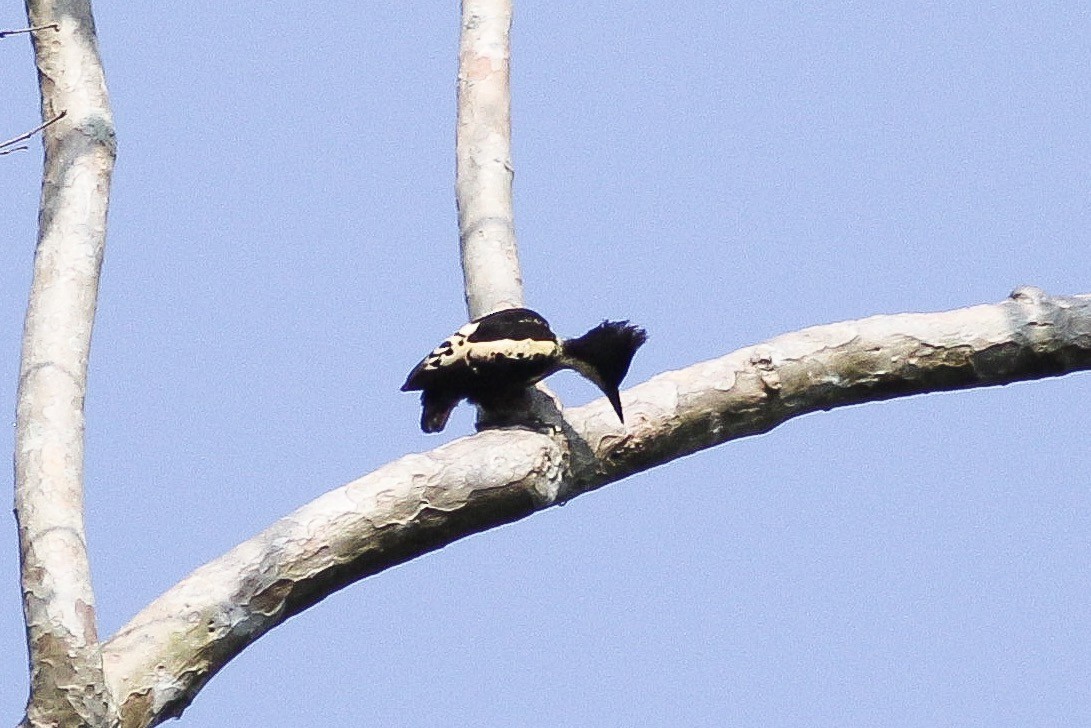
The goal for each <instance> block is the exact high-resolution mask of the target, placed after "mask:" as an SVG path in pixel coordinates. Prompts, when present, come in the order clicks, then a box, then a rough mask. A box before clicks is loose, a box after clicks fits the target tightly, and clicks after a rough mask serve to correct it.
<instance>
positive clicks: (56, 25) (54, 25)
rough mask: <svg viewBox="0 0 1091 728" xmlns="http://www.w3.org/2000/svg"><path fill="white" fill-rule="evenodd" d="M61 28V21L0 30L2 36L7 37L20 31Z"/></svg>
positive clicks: (58, 29)
mask: <svg viewBox="0 0 1091 728" xmlns="http://www.w3.org/2000/svg"><path fill="white" fill-rule="evenodd" d="M60 29H61V25H60V23H49V24H47V25H36V26H34V27H33V28H20V29H19V30H0V38H7V37H8V36H9V35H18V34H19V33H36V32H38V31H39V30H56V31H60Z"/></svg>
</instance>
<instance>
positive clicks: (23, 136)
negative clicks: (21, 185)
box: [0, 23, 68, 155]
mask: <svg viewBox="0 0 1091 728" xmlns="http://www.w3.org/2000/svg"><path fill="white" fill-rule="evenodd" d="M54 25H56V23H54ZM67 115H68V112H67V111H62V112H61V113H59V114H57V115H56V116H54V117H53V118H52V119H49V120H48V121H43V122H42V123H41V124H39V125H38V126H36V127H34V128H33V129H31V130H30V131H28V132H27V133H26V134H20V135H19V136H17V137H14V138H13V139H8V140H7V141H6V142H0V149H4V147H10V146H11V145H12V144H18V143H19V142H21V141H24V140H26V139H30V138H31V137H32V136H34V135H35V134H37V133H38V132H40V131H41V130H42V129H45V128H46V127H47V126H50V125H51V124H56V123H57V122H58V121H60V120H61V119H63V118H64V117H65V116H67ZM21 149H26V147H25V146H22V147H15V148H14V149H6V150H4V151H0V155H3V154H11V153H12V152H16V151H19V150H21Z"/></svg>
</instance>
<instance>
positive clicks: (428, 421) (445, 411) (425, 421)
mask: <svg viewBox="0 0 1091 728" xmlns="http://www.w3.org/2000/svg"><path fill="white" fill-rule="evenodd" d="M420 403H421V413H420V428H421V429H422V430H423V431H425V432H439V431H440V430H442V429H443V428H444V427H446V426H447V420H448V419H449V418H450V417H451V412H453V411H454V409H455V407H456V406H458V398H457V397H456V398H455V399H451V398H450V397H444V396H442V395H440V394H437V393H436V392H435V391H432V390H428V389H426V390H424V391H423V392H421V395H420Z"/></svg>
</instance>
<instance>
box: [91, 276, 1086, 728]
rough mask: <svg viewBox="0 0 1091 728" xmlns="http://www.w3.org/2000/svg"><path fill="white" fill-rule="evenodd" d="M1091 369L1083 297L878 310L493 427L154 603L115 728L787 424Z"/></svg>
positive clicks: (354, 486) (116, 684) (124, 643)
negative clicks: (438, 576)
mask: <svg viewBox="0 0 1091 728" xmlns="http://www.w3.org/2000/svg"><path fill="white" fill-rule="evenodd" d="M1089 368H1091V296H1075V297H1066V298H1050V297H1048V296H1046V295H1045V294H1044V293H1042V292H1041V291H1039V290H1037V289H1034V288H1022V289H1019V290H1018V291H1016V292H1015V293H1013V294H1012V296H1011V298H1010V299H1009V300H1006V301H1004V302H1002V303H998V304H994V305H984V306H975V307H972V308H965V309H958V310H955V311H947V312H943V313H934V314H900V315H893V316H876V317H873V318H868V319H863V320H860V321H848V322H844V323H838V324H831V325H827V326H816V327H813V328H809V329H804V330H802V331H798V332H795V333H791V334H785V335H783V336H779V337H777V338H775V339H772V340H770V341H767V342H765V343H763V344H759V345H757V346H751V347H747V348H744V349H740V350H738V351H736V352H734V353H732V354H728V355H726V356H724V357H721V358H719V359H713V360H711V361H706V362H702V363H699V364H695V365H693V366H690V367H688V368H686V369H682V370H679V371H674V372H666V373H664V374H661V375H659V376H657V377H654V378H653V379H651V380H650V381H648V382H645V383H643V384H641V385H638V386H636V387H634V388H632V389H630V390H629V391H627V392H626V393H625V394H624V400H625V411H626V413H630V412H631V413H632V415H631V416H630V417H629V418H627V422H628V423H629V426H628V427H627V428H625V429H622V428H621V427H620V426H619V425H618V422H617V419H616V417H614V416H613V412H612V410H611V409H610V407H609V405H608V404H607V403H606V401H605V400H598V401H596V402H593V403H591V404H589V405H587V406H584V407H580V408H575V409H571V410H567V411H566V412H565V420H564V422H563V424H562V425H561V426H560V427H558V428H557V429H556V430H554V431H553V432H549V433H541V432H533V431H530V430H518V429H517V430H490V431H485V432H481V433H479V434H476V435H473V436H470V437H466V438H462V439H460V440H456V441H454V442H451V443H448V444H446V445H443V446H441V447H439V448H437V449H435V450H433V451H431V452H428V453H422V454H416V455H408V456H406V457H403V458H401V459H399V460H396V461H394V462H392V463H390V464H388V465H386V466H384V467H382V468H380V469H378V470H376V471H375V472H373V473H371V474H369V475H366V476H364V477H362V478H360V479H358V480H356V481H353V482H351V483H349V484H347V485H345V486H342V487H340V488H337V489H335V490H332V491H330V492H329V493H326V494H325V495H323V496H321V497H320V498H318V499H317V500H315V501H313V502H311V503H309V504H307V505H305V506H303V507H302V508H300V509H299V510H297V511H296V512H295V513H292V514H291V515H289V516H287V517H285V518H283V519H281V520H280V521H278V522H277V523H275V524H273V525H272V526H270V527H269V528H268V529H266V530H265V531H264V532H262V533H260V534H258V535H257V536H255V537H254V538H252V539H250V540H248V541H246V542H244V543H242V544H240V545H239V546H237V547H236V548H235V549H233V550H232V551H230V552H229V553H227V554H225V555H224V556H222V557H220V558H218V559H216V560H215V561H212V562H210V563H208V564H206V565H205V566H202V567H201V568H199V569H197V570H196V571H195V572H193V573H192V574H190V575H189V576H188V577H186V578H185V579H183V580H182V581H181V582H179V583H178V584H177V585H176V586H175V587H173V588H172V589H170V590H169V591H167V592H166V593H164V594H163V595H162V596H160V597H159V598H158V599H156V600H155V601H154V602H153V603H152V604H150V605H149V606H148V607H147V608H146V609H144V610H143V611H142V612H141V613H140V614H138V615H137V616H136V617H135V618H133V620H132V621H131V622H130V623H129V624H128V625H126V626H125V627H124V628H123V629H122V630H120V631H119V632H118V633H117V634H116V635H115V636H114V637H112V638H111V639H110V640H109V641H108V642H107V644H106V645H105V647H104V660H105V666H106V672H107V680H108V681H109V683H110V685H111V687H112V689H113V691H114V694H115V695H116V696H117V699H118V702H119V704H120V707H121V711H122V715H123V724H124V725H126V726H134V727H135V726H146V725H154V724H156V723H158V722H161V721H163V720H165V719H166V718H169V717H172V716H176V715H179V714H180V713H181V711H182V710H183V709H184V708H185V706H186V705H188V704H189V702H190V701H191V700H192V699H193V697H194V696H195V695H196V694H197V692H198V691H199V690H200V688H201V687H202V686H203V685H204V684H205V682H207V681H208V679H209V678H210V677H211V676H212V675H213V674H215V672H216V671H217V670H219V669H220V668H221V667H223V666H224V665H225V664H226V663H227V662H228V661H229V660H231V659H232V658H233V657H234V656H235V655H237V654H238V653H239V652H240V651H241V650H242V649H243V648H245V647H246V646H247V645H248V644H249V643H251V642H253V641H254V640H256V639H257V638H258V637H260V636H261V635H262V634H264V633H265V632H267V631H268V630H270V629H272V628H273V627H275V626H276V625H278V624H280V623H281V622H283V621H284V620H285V619H287V618H289V617H291V616H292V615H294V614H298V613H299V612H300V611H302V610H304V609H306V608H307V607H309V606H311V605H313V604H315V603H316V602H318V601H320V600H321V599H323V598H325V597H326V596H328V595H329V594H331V593H333V592H334V591H336V590H337V589H340V588H342V587H344V586H346V585H348V584H350V583H352V582H354V581H356V580H358V579H361V578H363V577H366V576H369V575H371V574H375V573H377V572H379V571H382V570H383V569H386V568H389V567H390V566H393V565H395V564H399V563H402V562H405V561H407V560H409V559H412V558H415V557H417V556H420V555H422V554H424V553H427V552H429V551H432V550H434V549H437V548H441V547H442V546H444V545H446V544H449V543H451V542H453V541H455V540H457V539H459V538H462V537H464V536H466V535H469V534H472V533H475V532H478V531H482V530H485V529H487V528H491V527H493V526H497V525H500V524H503V523H510V522H512V521H515V520H518V519H520V518H523V517H525V516H527V515H529V514H531V513H533V512H535V511H538V510H542V509H544V508H548V507H550V506H553V505H557V504H559V503H563V502H565V501H567V500H569V499H571V498H574V497H575V496H578V495H580V494H582V493H586V492H588V491H591V490H594V489H596V488H600V487H602V486H604V485H606V484H608V483H612V482H614V481H616V480H619V479H621V478H624V477H626V476H628V475H631V474H633V473H636V472H639V471H642V470H645V469H648V468H651V467H654V466H656V465H660V464H662V463H666V462H669V461H670V460H673V459H675V458H678V457H681V456H683V455H687V454H690V453H693V452H696V451H697V450H701V449H704V448H708V447H712V446H714V445H717V444H720V443H723V442H727V441H728V440H733V439H737V438H740V437H744V436H747V435H753V434H757V433H761V432H766V431H768V430H770V429H772V428H773V427H776V426H777V425H778V424H781V423H783V422H786V421H787V420H789V419H792V418H793V417H796V416H798V415H802V414H806V413H809V412H815V411H819V410H827V409H833V408H835V407H843V406H846V405H852V404H860V403H863V402H870V401H877V400H882V399H889V398H892V397H899V396H906V395H911V394H921V393H925V392H935V391H943V390H951V389H963V388H970V387H981V386H991V385H998V384H1007V383H1010V382H1015V381H1020V380H1028V379H1036V378H1040V377H1047V376H1057V375H1061V374H1065V373H1067V372H1072V371H1077V370H1084V369H1089Z"/></svg>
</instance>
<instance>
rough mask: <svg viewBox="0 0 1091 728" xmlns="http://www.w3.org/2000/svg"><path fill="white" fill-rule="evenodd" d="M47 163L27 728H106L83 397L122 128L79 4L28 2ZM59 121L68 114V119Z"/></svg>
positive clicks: (21, 468) (34, 288) (22, 423)
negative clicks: (117, 128) (89, 537)
mask: <svg viewBox="0 0 1091 728" xmlns="http://www.w3.org/2000/svg"><path fill="white" fill-rule="evenodd" d="M27 14H28V16H29V18H30V25H31V26H32V27H35V28H38V27H45V26H51V27H54V26H55V27H56V32H49V33H33V34H32V38H33V39H34V51H35V59H36V61H37V66H38V80H39V83H40V86H41V94H42V118H43V119H46V120H56V123H52V124H51V125H49V126H46V127H45V128H44V130H43V138H44V140H45V167H44V172H43V180H42V197H41V207H40V212H39V234H38V248H37V254H36V256H35V260H34V279H33V282H32V284H31V291H30V302H29V306H28V309H27V317H26V325H25V329H24V334H23V354H22V361H21V364H20V371H19V394H18V403H17V412H16V431H15V512H16V518H17V519H18V522H19V548H20V554H21V558H22V589H23V609H24V614H25V617H26V624H27V643H28V648H29V652H30V699H29V702H28V705H27V716H26V721H25V723H26V724H29V725H33V726H39V725H42V726H44V725H49V726H55V725H64V726H69V725H93V726H106V725H111V723H112V722H113V721H114V720H115V717H114V716H115V711H114V709H113V706H112V704H111V700H110V696H109V693H108V692H107V691H106V687H105V681H104V679H103V671H102V656H101V651H100V646H99V642H98V636H97V634H96V628H95V610H94V604H95V602H94V595H93V593H92V590H91V576H90V569H89V566H88V562H87V551H86V543H85V539H84V530H83V399H84V394H85V392H86V384H87V376H86V375H87V355H88V348H89V346H90V340H91V327H92V322H93V320H94V314H95V301H96V297H97V294H98V275H99V268H100V266H101V263H102V251H103V243H104V240H105V233H106V208H107V204H108V199H109V187H110V175H111V172H112V170H113V163H114V131H113V129H114V127H113V118H112V116H111V113H110V107H109V101H108V99H107V95H106V85H105V79H104V76H103V72H102V65H101V63H100V61H99V56H98V49H97V46H96V42H95V29H94V22H93V20H92V17H91V6H90V4H89V3H88V2H86V1H85V0H68V1H67V2H63V3H61V2H55V0H28V3H27ZM61 117H63V118H61Z"/></svg>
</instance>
